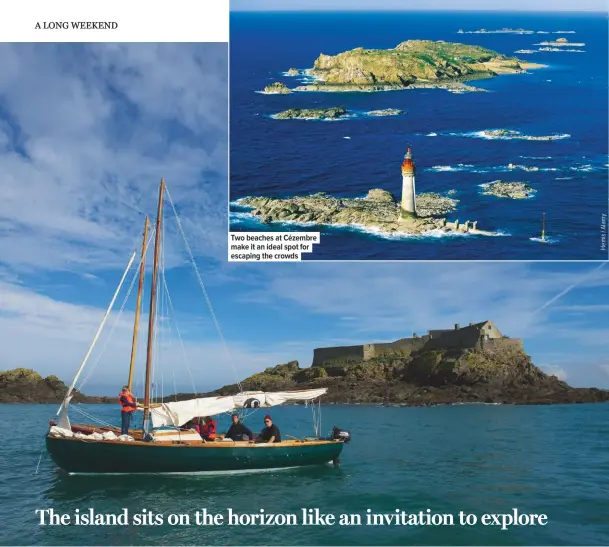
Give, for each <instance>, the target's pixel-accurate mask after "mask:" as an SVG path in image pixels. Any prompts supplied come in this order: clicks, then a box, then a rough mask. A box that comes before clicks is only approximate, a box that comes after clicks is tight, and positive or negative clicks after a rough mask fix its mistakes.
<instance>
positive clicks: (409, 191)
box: [402, 148, 417, 217]
mask: <svg viewBox="0 0 609 547" xmlns="http://www.w3.org/2000/svg"><path fill="white" fill-rule="evenodd" d="M402 215H403V216H413V217H416V216H417V196H416V192H415V186H414V162H413V161H412V152H411V150H410V148H409V149H408V152H407V153H406V155H405V156H404V162H403V163H402Z"/></svg>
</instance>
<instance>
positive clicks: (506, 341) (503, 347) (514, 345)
mask: <svg viewBox="0 0 609 547" xmlns="http://www.w3.org/2000/svg"><path fill="white" fill-rule="evenodd" d="M483 347H484V351H486V352H488V353H503V352H506V351H524V345H523V343H522V340H521V339H520V338H494V339H490V340H485V341H484V344H483Z"/></svg>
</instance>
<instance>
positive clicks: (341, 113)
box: [271, 106, 349, 120]
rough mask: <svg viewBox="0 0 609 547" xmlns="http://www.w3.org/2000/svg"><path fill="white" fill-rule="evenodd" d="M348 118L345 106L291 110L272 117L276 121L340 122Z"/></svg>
mask: <svg viewBox="0 0 609 547" xmlns="http://www.w3.org/2000/svg"><path fill="white" fill-rule="evenodd" d="M348 116H349V114H348V113H347V109H346V108H345V107H344V106H334V107H332V108H290V109H288V110H284V111H283V112H278V113H277V114H273V115H272V116H271V117H272V118H274V119H276V120H338V119H339V118H346V117H348Z"/></svg>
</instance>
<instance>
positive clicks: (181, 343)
mask: <svg viewBox="0 0 609 547" xmlns="http://www.w3.org/2000/svg"><path fill="white" fill-rule="evenodd" d="M161 278H162V280H163V283H164V286H165V292H166V293H167V303H168V304H169V307H170V308H171V313H172V315H173V322H174V325H175V329H176V332H177V333H178V339H179V340H180V345H181V346H182V355H183V356H184V361H185V362H186V367H187V368H188V375H189V376H190V381H191V383H192V389H193V391H194V394H195V397H197V398H198V397H199V395H198V394H197V389H196V387H195V381H194V379H193V377H192V370H191V369H190V363H189V362H188V357H187V356H186V348H185V347H184V341H183V340H182V334H181V333H180V327H178V321H177V319H176V311H175V309H174V307H173V302H172V300H171V296H170V294H169V288H168V287H167V280H166V279H165V275H162V276H161ZM174 387H175V377H174Z"/></svg>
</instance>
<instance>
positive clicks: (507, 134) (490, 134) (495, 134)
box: [480, 129, 570, 141]
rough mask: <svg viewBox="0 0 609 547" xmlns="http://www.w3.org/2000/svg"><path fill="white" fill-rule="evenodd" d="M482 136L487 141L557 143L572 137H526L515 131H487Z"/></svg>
mask: <svg viewBox="0 0 609 547" xmlns="http://www.w3.org/2000/svg"><path fill="white" fill-rule="evenodd" d="M480 136H481V137H484V138H486V139H506V140H523V141H556V140H562V139H568V138H569V137H570V135H567V134H565V133H562V134H558V135H540V136H535V135H524V134H523V133H521V132H520V131H514V130H513V129H485V130H484V131H481V132H480Z"/></svg>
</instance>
